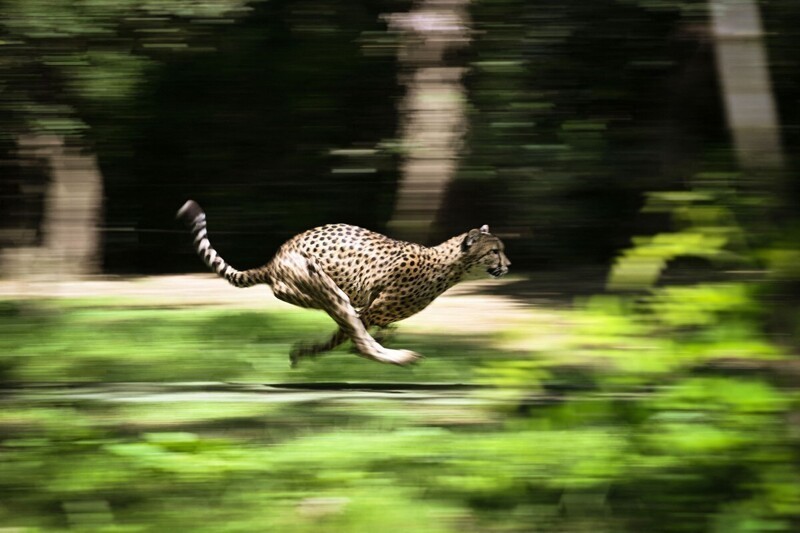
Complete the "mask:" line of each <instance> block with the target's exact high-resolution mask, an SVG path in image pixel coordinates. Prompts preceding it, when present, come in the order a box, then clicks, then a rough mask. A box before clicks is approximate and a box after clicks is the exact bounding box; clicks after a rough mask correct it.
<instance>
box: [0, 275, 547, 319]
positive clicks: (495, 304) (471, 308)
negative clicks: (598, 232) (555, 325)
mask: <svg viewBox="0 0 800 533" xmlns="http://www.w3.org/2000/svg"><path fill="white" fill-rule="evenodd" d="M517 281H518V280H517ZM514 282H515V279H514V278H510V279H504V280H487V281H479V282H468V283H462V284H460V285H458V286H456V287H454V288H452V289H450V290H449V291H447V292H446V293H445V294H444V295H442V296H440V297H439V298H438V299H437V300H436V301H434V302H433V303H432V304H431V305H430V306H429V307H428V308H427V309H425V310H424V311H422V312H421V313H419V314H418V315H416V316H414V317H411V318H409V319H408V320H405V321H403V323H402V324H403V328H409V329H413V330H415V331H419V332H440V333H441V332H451V333H465V334H466V333H473V334H485V333H492V332H494V331H498V330H501V329H506V328H508V327H514V326H516V325H524V324H525V323H528V322H530V321H531V319H534V318H535V317H536V315H541V314H542V313H545V312H546V311H544V310H541V309H540V310H538V311H537V310H536V309H535V308H534V307H532V306H530V305H526V304H525V303H523V302H521V301H519V300H516V299H513V298H510V297H508V296H502V295H498V294H488V293H487V291H488V290H489V289H493V292H497V291H494V289H497V288H498V284H504V285H508V284H511V283H514ZM38 298H114V299H116V300H117V301H118V302H119V303H120V304H130V305H143V306H204V307H236V308H248V309H270V310H276V309H287V308H292V306H290V305H288V304H285V303H283V302H281V301H279V300H277V299H276V298H274V297H273V296H272V294H270V291H269V288H267V287H253V288H250V289H237V288H235V287H232V286H230V285H227V284H226V283H223V282H221V281H220V280H219V279H217V278H216V277H214V276H212V275H206V274H192V275H181V276H152V277H140V278H103V279H96V280H87V281H69V282H54V281H46V280H42V281H2V282H0V299H38ZM537 318H539V319H542V318H543V317H542V316H538V317H537Z"/></svg>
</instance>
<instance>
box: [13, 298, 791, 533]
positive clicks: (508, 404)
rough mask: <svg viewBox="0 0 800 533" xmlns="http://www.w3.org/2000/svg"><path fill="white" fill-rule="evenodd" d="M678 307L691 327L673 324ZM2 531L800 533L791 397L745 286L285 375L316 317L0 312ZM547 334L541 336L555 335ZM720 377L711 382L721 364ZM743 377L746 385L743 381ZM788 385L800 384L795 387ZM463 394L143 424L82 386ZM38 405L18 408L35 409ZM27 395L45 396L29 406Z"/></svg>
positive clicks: (605, 305)
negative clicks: (403, 360)
mask: <svg viewBox="0 0 800 533" xmlns="http://www.w3.org/2000/svg"><path fill="white" fill-rule="evenodd" d="M681 306H683V310H681ZM0 315H2V321H0V350H2V351H1V352H0V353H1V354H2V355H1V356H0V365H2V368H3V369H4V370H3V375H2V379H3V381H4V382H5V383H6V384H7V385H13V387H12V388H9V389H8V390H7V393H6V394H5V395H4V396H3V397H2V400H1V401H2V409H0V527H2V528H18V530H20V531H61V530H68V529H69V530H78V531H168V530H186V531H315V532H317V531H322V532H326V531H330V532H334V531H336V532H340V531H352V532H362V531H363V532H371V531H376V530H380V529H386V530H389V531H422V532H428V531H431V532H440V531H441V532H444V531H463V530H465V529H466V530H470V531H489V532H501V531H502V532H529V531H542V532H550V531H569V532H572V531H592V532H597V531H599V532H603V531H609V532H611V531H614V532H617V531H631V532H638V531H670V532H672V531H676V532H678V531H716V532H720V533H722V532H726V533H727V532H739V531H741V532H744V531H793V530H796V526H797V525H798V524H800V522H798V520H800V489H798V487H800V468H798V467H797V465H798V464H799V463H798V460H797V459H798V453H797V450H798V449H800V432H798V431H797V412H798V403H799V401H800V395H798V388H797V374H796V370H793V368H795V367H793V366H792V361H791V357H790V356H789V355H788V354H787V353H785V351H784V349H782V348H781V347H780V346H779V345H778V344H776V343H775V342H773V341H772V340H770V339H769V338H768V337H766V336H764V335H763V334H762V333H760V332H759V329H758V328H757V327H755V324H756V321H757V316H758V310H757V308H756V307H754V305H753V304H752V301H751V296H750V292H749V291H748V290H746V289H745V288H743V287H741V286H735V285H724V284H720V285H715V286H698V287H696V288H694V289H693V290H692V289H689V288H682V289H680V290H678V289H665V290H659V291H656V292H653V293H652V294H651V295H650V296H647V297H645V298H639V299H630V298H628V299H622V298H618V297H609V296H603V297H594V298H590V299H586V300H584V301H581V302H579V303H577V304H576V305H575V306H574V308H572V309H561V310H558V311H554V310H547V312H546V313H544V314H543V315H542V317H546V320H547V324H542V323H541V322H538V321H537V320H538V319H535V318H532V320H531V323H530V327H527V328H526V327H521V326H513V327H509V328H508V329H507V330H506V331H505V332H503V333H502V334H500V335H497V336H483V337H481V336H469V337H458V336H456V335H449V336H447V335H411V334H408V333H404V332H403V330H402V328H401V329H400V332H399V334H398V336H397V338H396V339H393V341H392V342H391V344H392V345H398V346H404V347H406V346H407V347H410V348H413V349H416V350H419V351H420V352H422V353H425V354H426V355H427V356H428V357H427V358H426V359H425V360H424V362H423V363H422V365H421V366H420V367H418V368H416V369H413V370H408V369H402V368H395V367H389V366H385V365H378V364H374V363H371V362H369V361H365V360H363V359H360V358H358V357H355V356H354V355H352V354H350V353H349V352H348V351H347V349H346V348H343V349H340V350H338V351H337V352H336V353H335V354H332V355H330V356H327V357H323V358H320V359H319V360H317V361H313V362H309V363H308V364H305V365H303V366H302V367H301V368H300V369H298V370H290V369H289V367H288V359H287V355H286V354H287V352H288V349H289V347H290V345H291V344H292V343H293V342H295V341H296V340H299V339H309V338H314V337H316V336H324V335H323V334H327V333H328V330H330V329H331V324H330V321H329V320H328V319H327V317H325V316H324V315H322V314H319V313H312V312H304V311H296V312H294V311H292V312H288V313H283V312H281V313H273V312H255V311H249V310H236V309H208V308H199V309H198V308H192V309H189V308H181V307H175V308H156V307H147V306H142V305H139V306H128V305H119V304H118V303H117V302H114V301H112V300H108V301H103V300H94V299H92V300H81V299H79V300H68V301H58V302H56V301H48V302H26V301H5V302H2V303H0ZM548 326H549V327H548ZM723 363H724V364H723ZM734 363H735V364H734ZM793 372H795V373H794V374H793ZM109 381H119V382H133V381H142V382H152V383H153V386H155V385H156V384H158V383H159V382H180V381H202V382H212V381H241V382H245V383H263V382H309V383H311V382H315V381H316V382H330V381H351V382H393V381H394V382H408V383H412V382H414V383H425V382H427V383H432V382H474V383H481V384H483V385H485V386H489V388H488V389H487V388H482V389H479V390H478V391H477V392H475V393H474V394H475V396H474V399H476V400H478V399H481V400H482V401H481V402H477V401H476V402H473V401H470V400H471V397H470V394H471V393H469V392H465V393H464V397H463V398H462V401H452V398H450V399H448V401H445V402H440V403H436V402H427V403H426V402H415V401H408V400H407V399H405V398H403V397H402V396H398V397H397V398H396V399H393V398H392V397H391V395H388V397H382V398H380V399H375V398H368V397H366V396H365V397H364V398H363V399H360V398H342V397H341V396H340V397H337V396H336V395H331V397H330V398H327V399H326V398H324V397H318V396H315V397H311V396H309V397H307V398H306V399H302V398H301V399H300V400H298V401H292V402H269V401H264V399H263V398H264V397H263V396H261V397H259V399H258V401H246V400H244V399H242V397H241V396H239V397H237V398H236V399H234V400H220V399H219V397H215V393H214V390H213V389H212V388H209V390H208V393H207V394H206V395H205V396H203V395H200V396H195V397H193V398H192V399H191V400H188V399H184V400H174V399H173V400H164V398H159V399H156V398H148V397H147V395H144V396H142V397H139V398H137V399H136V401H135V402H133V401H123V400H124V399H122V398H119V399H118V400H119V401H115V399H114V398H113V389H112V394H111V395H110V396H109V395H107V396H106V397H105V401H99V400H90V399H87V398H85V397H83V398H78V397H70V395H69V393H68V391H69V389H65V390H66V391H67V393H66V394H48V393H46V392H47V390H48V389H44V392H43V390H42V389H41V388H37V387H31V386H33V385H35V384H41V383H43V382H45V383H56V384H58V383H61V384H63V385H64V386H66V385H68V384H74V383H75V382H82V383H89V382H109ZM26 386H27V388H26ZM37 391H38V392H37Z"/></svg>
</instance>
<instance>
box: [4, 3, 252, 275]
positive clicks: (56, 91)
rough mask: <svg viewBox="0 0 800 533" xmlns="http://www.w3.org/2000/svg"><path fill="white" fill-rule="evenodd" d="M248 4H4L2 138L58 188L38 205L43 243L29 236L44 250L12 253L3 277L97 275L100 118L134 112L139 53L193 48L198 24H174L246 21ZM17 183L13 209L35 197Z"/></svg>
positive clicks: (43, 190) (42, 192) (43, 192)
mask: <svg viewBox="0 0 800 533" xmlns="http://www.w3.org/2000/svg"><path fill="white" fill-rule="evenodd" d="M244 4H245V1H244V0H211V1H208V2H202V3H190V2H174V1H169V0H125V1H116V0H114V1H111V0H93V1H87V2H75V3H69V2H68V3H64V2H58V1H53V0H32V1H31V0H9V1H7V2H5V3H4V6H3V17H2V21H0V36H1V37H2V41H0V53H2V60H1V61H0V77H2V79H3V91H0V114H1V115H2V116H3V117H4V119H5V122H6V127H5V128H4V130H3V132H2V133H0V136H1V137H2V139H0V140H2V145H3V147H4V148H5V158H7V159H9V160H11V164H12V165H13V164H25V165H31V164H38V165H39V168H40V170H41V171H42V172H43V173H44V175H45V176H46V177H45V178H44V180H43V182H45V183H49V185H46V186H44V187H37V189H36V190H35V191H34V193H33V195H34V196H40V197H43V198H41V199H40V200H38V201H40V202H41V203H42V205H43V206H44V214H43V223H42V225H41V230H40V231H41V237H40V238H39V239H36V240H33V239H31V238H30V237H27V238H26V239H25V242H24V244H29V245H32V244H37V243H38V244H39V246H38V248H35V247H34V248H31V247H24V248H21V249H17V250H13V251H9V250H6V253H5V254H4V255H5V259H6V260H5V261H4V270H6V271H8V270H12V271H13V273H15V274H44V273H46V274H52V275H57V276H74V275H83V274H89V273H92V272H96V271H97V267H98V265H99V250H100V232H99V226H98V224H99V222H100V220H101V218H102V216H101V206H102V190H103V187H102V176H101V174H100V171H99V168H98V165H97V162H96V160H95V156H94V155H93V150H92V148H91V147H92V141H91V139H92V138H93V135H92V133H93V132H92V131H91V130H90V128H89V125H88V123H89V122H90V117H91V115H92V114H94V113H98V112H100V113H116V112H120V111H124V110H125V108H126V104H127V103H129V102H130V99H131V98H132V97H133V95H134V94H135V92H136V91H137V89H138V88H139V86H140V85H141V83H142V78H143V76H144V74H145V72H146V67H147V65H148V61H147V60H146V59H145V58H144V57H142V56H141V55H138V54H134V53H132V51H133V50H135V49H145V48H148V47H153V48H167V49H183V48H186V47H188V42H189V37H190V34H191V33H192V32H193V31H195V30H194V29H193V28H192V25H185V26H181V25H179V24H177V25H176V24H167V23H168V22H169V18H170V17H175V18H177V19H180V20H184V21H188V22H198V21H205V22H225V21H228V20H231V19H232V17H234V16H235V15H237V14H241V12H242V9H243V6H244ZM7 166H8V165H7ZM18 176H21V177H22V179H19V178H18V179H16V180H15V181H16V186H14V185H12V186H10V188H11V190H10V191H9V194H8V196H7V198H9V197H10V198H12V201H11V202H10V203H17V204H19V203H20V199H22V200H23V202H24V200H29V197H30V196H31V194H30V193H29V192H28V191H29V189H28V190H27V191H26V186H27V185H28V180H27V179H26V178H27V177H29V176H22V175H21V174H18ZM11 177H12V179H13V175H12V176H11ZM17 209H19V208H17ZM22 211H23V212H24V211H25V208H23V209H22ZM16 235H17V236H19V235H23V236H25V235H30V234H29V233H21V234H20V233H17V234H16ZM13 236H14V234H12V237H13ZM6 240H7V239H6ZM6 244H8V242H6Z"/></svg>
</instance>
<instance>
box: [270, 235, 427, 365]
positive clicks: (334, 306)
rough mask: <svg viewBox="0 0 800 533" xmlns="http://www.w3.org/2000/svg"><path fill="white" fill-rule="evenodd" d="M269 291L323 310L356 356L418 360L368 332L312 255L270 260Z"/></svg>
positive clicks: (295, 254)
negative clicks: (385, 346) (270, 279)
mask: <svg viewBox="0 0 800 533" xmlns="http://www.w3.org/2000/svg"><path fill="white" fill-rule="evenodd" d="M273 270H274V276H273V277H272V279H273V280H280V282H273V284H272V291H273V293H274V294H275V296H276V297H277V298H279V299H281V300H283V301H285V302H289V303H292V304H295V305H300V306H302V307H312V308H316V309H322V310H324V311H325V312H326V313H328V315H329V316H330V317H331V318H332V319H333V320H334V321H335V322H336V323H337V324H338V325H339V328H340V329H342V330H343V331H344V333H345V335H346V336H347V337H349V338H350V339H351V340H352V341H353V344H354V345H355V346H356V349H357V350H358V353H359V355H361V356H363V357H366V358H367V359H372V360H373V361H378V362H381V363H390V364H394V365H408V364H411V363H414V362H415V361H417V359H419V355H417V354H416V353H414V352H412V351H410V350H390V349H388V348H384V347H383V346H381V345H380V344H379V343H378V342H377V341H376V340H375V339H373V338H372V336H371V335H370V334H369V332H368V331H367V329H366V328H365V327H364V324H363V323H362V322H361V318H360V317H359V316H358V313H357V312H356V310H355V309H354V308H353V306H352V304H351V303H350V298H349V297H348V296H347V295H346V294H345V293H344V291H342V289H340V288H339V287H338V286H337V285H336V283H335V282H334V281H333V280H332V279H331V277H330V276H328V274H326V273H325V271H323V270H322V268H320V266H319V265H318V264H317V262H316V261H315V260H314V258H313V257H310V256H308V255H306V254H301V253H299V252H295V251H291V252H286V253H283V254H281V255H280V256H276V257H275V259H274V260H273Z"/></svg>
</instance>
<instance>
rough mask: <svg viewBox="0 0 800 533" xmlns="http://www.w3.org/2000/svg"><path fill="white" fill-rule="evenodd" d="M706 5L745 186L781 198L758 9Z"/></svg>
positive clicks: (741, 1)
mask: <svg viewBox="0 0 800 533" xmlns="http://www.w3.org/2000/svg"><path fill="white" fill-rule="evenodd" d="M710 1H711V23H712V30H713V34H714V43H715V51H716V57H717V70H718V72H719V79H720V87H721V91H722V97H723V100H724V102H725V110H726V115H727V120H728V128H729V129H730V131H731V134H732V136H733V142H734V145H735V148H736V154H737V158H738V160H739V165H740V166H741V168H742V171H743V172H744V175H745V176H744V177H745V182H744V184H745V185H746V186H747V187H748V188H752V189H755V190H756V191H758V190H760V191H762V192H765V193H768V194H770V195H773V196H774V197H776V198H780V197H781V195H782V194H783V191H782V190H781V189H782V185H781V183H780V172H781V170H782V169H783V167H784V156H783V150H782V147H781V140H780V132H779V123H778V117H777V112H776V106H775V102H774V98H773V95H772V86H771V83H770V77H769V65H768V62H767V54H766V50H765V46H764V30H763V28H762V24H761V16H760V14H759V11H758V6H757V4H756V1H755V0H710ZM765 180H766V181H765Z"/></svg>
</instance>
